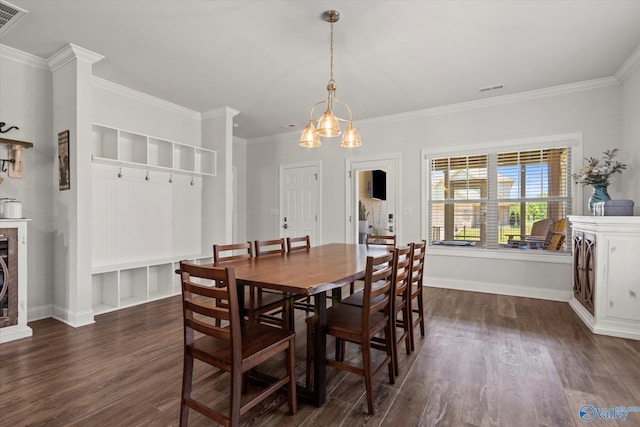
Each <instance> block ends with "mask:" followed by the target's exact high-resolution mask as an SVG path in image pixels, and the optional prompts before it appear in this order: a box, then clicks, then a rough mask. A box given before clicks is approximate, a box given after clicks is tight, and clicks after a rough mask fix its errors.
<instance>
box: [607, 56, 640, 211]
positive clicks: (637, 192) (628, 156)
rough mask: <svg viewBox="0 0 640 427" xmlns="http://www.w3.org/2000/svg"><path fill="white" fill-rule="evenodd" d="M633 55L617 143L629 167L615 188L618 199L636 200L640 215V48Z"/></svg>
mask: <svg viewBox="0 0 640 427" xmlns="http://www.w3.org/2000/svg"><path fill="white" fill-rule="evenodd" d="M632 58H635V59H636V61H637V62H635V64H634V68H633V70H632V71H631V72H630V74H629V75H628V76H627V77H626V78H625V79H624V81H623V83H622V90H621V92H622V96H621V97H622V101H621V105H622V112H621V117H622V118H621V128H622V132H621V133H622V135H621V138H622V140H621V143H620V144H615V146H619V147H620V150H621V157H620V159H621V160H622V161H623V162H624V163H627V164H628V165H629V166H628V169H627V170H625V171H623V172H622V175H617V176H616V177H615V179H614V180H613V181H614V183H615V187H614V186H612V187H614V188H616V189H619V192H618V194H616V196H617V197H615V198H617V199H629V200H633V201H634V202H635V208H634V215H640V186H639V185H638V183H639V182H640V66H639V64H640V48H639V50H638V51H636V55H635V56H632ZM613 145H614V144H612V146H613ZM610 194H611V193H610Z"/></svg>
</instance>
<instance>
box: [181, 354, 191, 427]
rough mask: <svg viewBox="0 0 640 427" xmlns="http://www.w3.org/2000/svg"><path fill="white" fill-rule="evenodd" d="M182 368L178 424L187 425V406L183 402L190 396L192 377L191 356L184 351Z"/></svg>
mask: <svg viewBox="0 0 640 427" xmlns="http://www.w3.org/2000/svg"><path fill="white" fill-rule="evenodd" d="M183 363H184V364H183V370H182V400H181V403H180V425H181V426H186V425H188V420H189V407H188V406H187V405H186V404H185V402H186V400H187V399H188V398H190V397H191V381H192V378H193V357H191V356H188V355H187V354H186V352H185V355H184V362H183Z"/></svg>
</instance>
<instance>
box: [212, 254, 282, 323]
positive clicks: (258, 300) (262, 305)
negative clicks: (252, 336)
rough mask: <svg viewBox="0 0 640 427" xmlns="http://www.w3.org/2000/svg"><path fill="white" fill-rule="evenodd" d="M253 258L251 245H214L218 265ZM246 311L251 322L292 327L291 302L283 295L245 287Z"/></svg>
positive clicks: (214, 259) (214, 260) (215, 260)
mask: <svg viewBox="0 0 640 427" xmlns="http://www.w3.org/2000/svg"><path fill="white" fill-rule="evenodd" d="M252 257H253V246H252V245H251V243H249V242H247V243H233V244H229V245H213V262H214V263H216V264H218V263H222V265H224V263H225V262H229V261H238V260H242V259H246V260H247V261H248V260H250V259H251V258H252ZM244 311H245V315H246V316H247V317H248V319H249V321H251V322H261V323H267V324H270V325H275V326H279V327H282V328H287V329H288V328H289V327H290V318H291V316H290V315H289V311H290V310H289V302H288V299H287V297H286V296H284V295H282V293H279V294H278V293H267V292H261V291H260V290H259V289H256V288H255V287H254V286H245V293H244Z"/></svg>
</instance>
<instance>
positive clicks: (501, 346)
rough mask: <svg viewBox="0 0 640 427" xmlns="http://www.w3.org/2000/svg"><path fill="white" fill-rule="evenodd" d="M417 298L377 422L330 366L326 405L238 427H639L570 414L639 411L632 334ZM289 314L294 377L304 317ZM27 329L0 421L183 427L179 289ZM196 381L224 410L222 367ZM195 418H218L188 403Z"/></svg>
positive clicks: (444, 293)
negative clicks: (406, 347) (410, 343)
mask: <svg viewBox="0 0 640 427" xmlns="http://www.w3.org/2000/svg"><path fill="white" fill-rule="evenodd" d="M425 302H426V305H427V306H426V310H425V311H426V322H427V334H426V336H425V337H424V338H420V337H419V336H418V338H417V342H416V351H415V352H414V353H412V354H411V355H410V356H408V355H406V354H405V353H404V351H401V352H400V371H401V374H400V377H398V378H397V380H396V383H395V384H394V385H391V384H389V383H388V378H387V377H386V375H380V376H378V377H377V380H376V381H375V404H376V414H375V415H374V416H369V415H368V414H367V411H366V406H367V405H366V398H365V397H364V382H363V380H362V379H361V378H360V377H357V376H355V375H352V374H348V373H344V372H339V371H336V370H334V369H332V368H328V375H329V383H328V391H329V397H328V401H327V404H326V405H325V406H324V407H322V408H320V409H317V408H314V407H312V406H309V405H306V404H300V405H299V409H298V413H297V414H296V415H295V416H289V415H287V406H286V400H285V398H284V396H275V397H273V398H270V399H268V400H267V401H266V402H264V403H263V404H261V405H258V406H257V407H256V408H254V409H253V410H251V411H250V412H249V413H247V414H246V415H245V416H243V418H242V425H252V426H254V425H255V426H339V425H344V426H354V425H370V426H378V425H382V426H581V425H583V424H590V425H597V426H602V425H612V426H613V425H625V426H640V413H630V414H629V416H628V418H627V420H626V422H625V423H624V424H621V423H619V422H615V421H602V420H596V421H594V422H592V423H585V422H583V421H582V420H581V419H580V418H579V415H578V411H579V409H580V407H581V406H582V405H593V406H594V407H599V408H609V407H618V406H640V342H638V341H633V340H624V339H619V338H612V337H606V336H600V335H594V334H592V333H591V332H589V330H588V329H587V328H586V327H585V326H584V325H583V324H582V322H581V321H580V320H579V319H578V317H577V316H576V315H575V314H574V313H573V311H572V310H571V309H570V308H569V305H568V304H566V303H560V302H550V301H542V300H535V299H528V298H516V297H507V296H500V295H489V294H481V293H474V292H462V291H455V290H444V289H435V288H428V289H426V290H425ZM297 316H298V318H297V325H296V326H297V330H298V337H297V339H296V344H297V348H298V349H297V356H296V357H297V365H298V378H299V381H303V380H304V361H305V358H304V354H305V353H304V351H305V350H304V345H305V328H304V323H303V322H304V320H303V318H304V312H299V313H298V314H297ZM30 326H31V327H32V328H33V331H34V336H33V337H31V338H25V339H22V340H18V341H14V342H10V343H5V344H1V345H0V425H1V426H48V427H49V426H177V425H178V413H179V396H180V383H181V377H182V329H181V312H180V299H179V297H174V298H169V299H165V300H162V301H157V302H153V303H149V304H145V305H141V306H137V307H134V308H130V309H126V310H121V311H117V312H113V313H109V314H105V315H101V316H98V317H96V323H95V324H93V325H89V326H85V327H81V328H77V329H74V328H71V327H68V326H66V325H64V324H63V323H60V322H58V321H55V320H53V319H45V320H41V321H36V322H32V323H30ZM418 335H419V334H418ZM332 348H333V347H332V344H331V343H330V344H329V349H330V350H332ZM348 357H351V358H353V359H354V360H358V358H359V354H358V352H357V351H350V352H349V354H348ZM264 368H265V369H266V370H269V369H271V368H272V367H271V366H266V367H264ZM196 378H199V379H198V381H197V383H196V384H195V385H194V390H199V393H200V394H201V395H206V396H207V399H208V400H209V401H210V402H211V403H212V404H215V405H221V406H224V405H225V402H226V397H225V393H226V390H227V387H228V386H227V376H226V374H224V375H221V374H217V373H214V372H213V370H212V369H210V368H209V367H207V366H205V365H201V364H198V363H196ZM249 392H250V393H252V392H255V390H252V388H251V387H250V390H249ZM190 425H193V426H205V425H214V424H213V423H211V422H210V421H209V420H207V419H205V418H204V417H201V416H199V414H197V413H194V412H193V411H192V413H191V417H190Z"/></svg>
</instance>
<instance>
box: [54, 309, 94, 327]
mask: <svg viewBox="0 0 640 427" xmlns="http://www.w3.org/2000/svg"><path fill="white" fill-rule="evenodd" d="M52 317H53V318H54V319H56V320H59V321H61V322H63V323H66V324H67V325H69V326H73V327H74V328H77V327H80V326H85V325H90V324H92V323H94V319H93V310H89V311H86V312H83V313H71V312H70V311H67V310H65V309H63V308H61V307H56V306H54V307H53V315H52Z"/></svg>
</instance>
